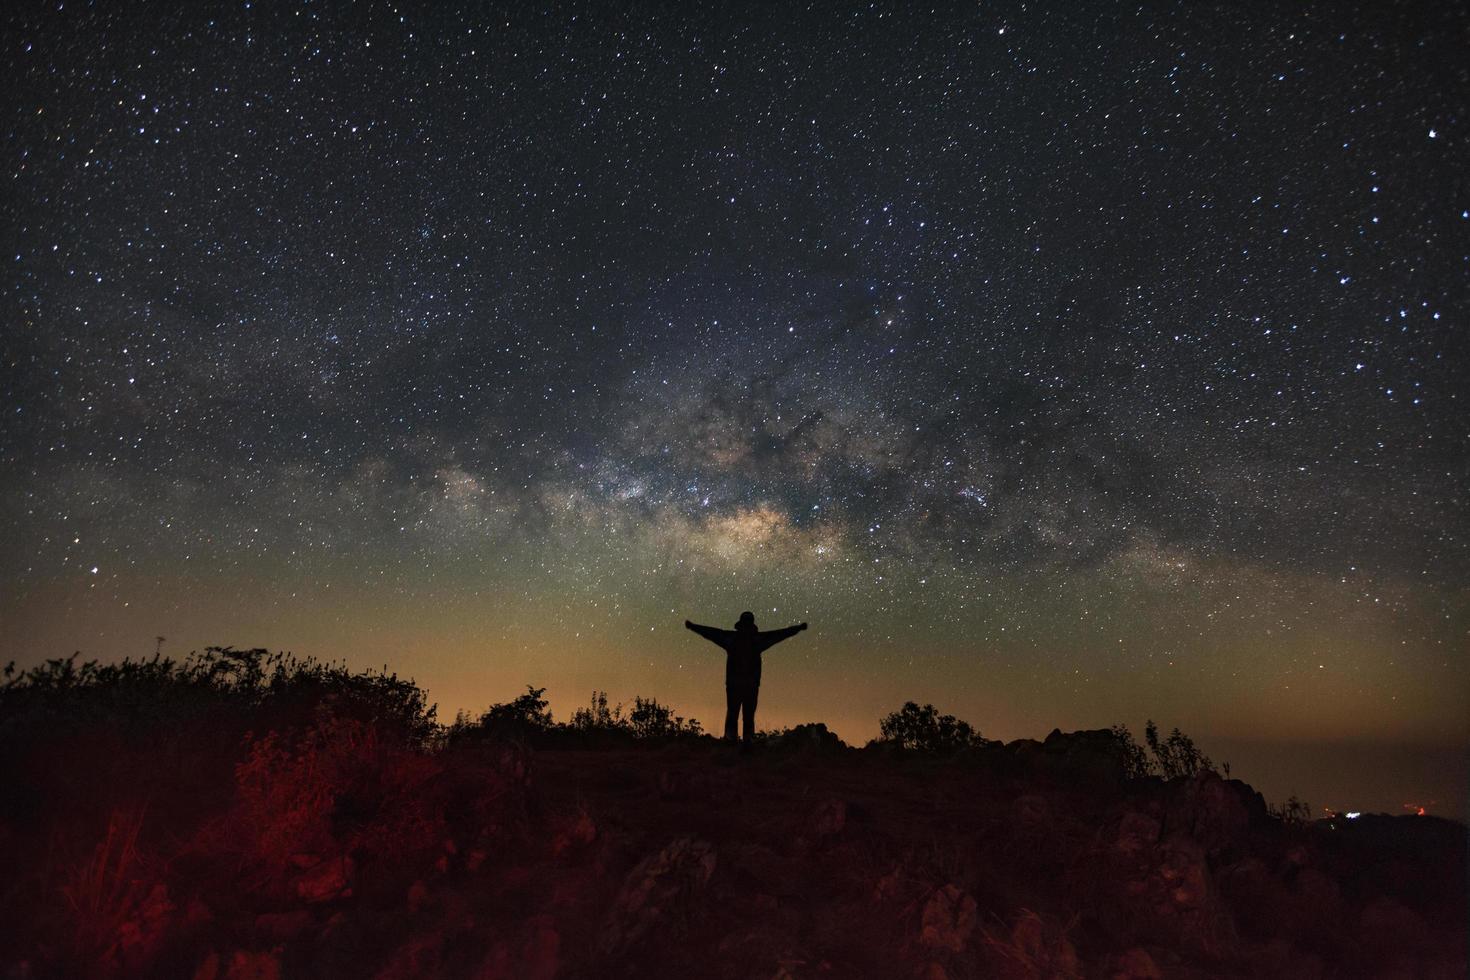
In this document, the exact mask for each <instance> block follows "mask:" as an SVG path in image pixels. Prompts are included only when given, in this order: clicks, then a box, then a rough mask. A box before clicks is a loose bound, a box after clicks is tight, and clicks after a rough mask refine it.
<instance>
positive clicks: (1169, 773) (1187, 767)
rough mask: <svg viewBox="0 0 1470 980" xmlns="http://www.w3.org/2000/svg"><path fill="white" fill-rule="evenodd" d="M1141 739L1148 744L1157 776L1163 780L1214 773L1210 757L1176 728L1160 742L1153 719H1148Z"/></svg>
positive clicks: (1213, 765)
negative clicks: (1157, 772) (1156, 769)
mask: <svg viewBox="0 0 1470 980" xmlns="http://www.w3.org/2000/svg"><path fill="white" fill-rule="evenodd" d="M1143 737H1144V740H1145V741H1146V742H1148V748H1149V751H1150V752H1152V753H1153V754H1154V760H1155V762H1156V763H1157V765H1158V769H1159V775H1161V776H1163V777H1164V778H1165V779H1176V778H1178V777H1180V776H1186V777H1187V776H1193V775H1194V774H1195V773H1197V772H1214V771H1215V764H1214V763H1213V762H1211V761H1210V757H1209V756H1207V755H1205V754H1204V753H1203V752H1201V751H1200V750H1199V749H1197V748H1195V745H1194V740H1193V739H1192V738H1190V737H1189V736H1188V735H1185V734H1184V733H1183V732H1181V731H1180V730H1179V729H1177V728H1176V729H1174V730H1173V731H1172V732H1170V733H1169V737H1168V738H1166V739H1164V740H1163V741H1160V740H1159V729H1158V726H1157V725H1155V724H1154V723H1153V719H1149V722H1148V724H1147V725H1146V726H1145V727H1144V730H1143Z"/></svg>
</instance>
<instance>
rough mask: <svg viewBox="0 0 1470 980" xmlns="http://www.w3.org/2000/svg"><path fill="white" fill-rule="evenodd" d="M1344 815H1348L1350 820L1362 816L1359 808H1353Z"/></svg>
mask: <svg viewBox="0 0 1470 980" xmlns="http://www.w3.org/2000/svg"><path fill="white" fill-rule="evenodd" d="M1344 816H1346V817H1347V818H1348V819H1349V820H1356V819H1358V818H1359V817H1361V816H1362V814H1361V813H1359V812H1358V811H1357V810H1352V811H1349V812H1348V813H1346V814H1344Z"/></svg>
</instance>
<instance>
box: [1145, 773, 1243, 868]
mask: <svg viewBox="0 0 1470 980" xmlns="http://www.w3.org/2000/svg"><path fill="white" fill-rule="evenodd" d="M1169 788H1170V791H1171V795H1170V796H1169V798H1168V801H1167V805H1166V807H1165V814H1164V828H1165V831H1166V832H1167V833H1171V834H1173V833H1182V834H1188V835H1189V836H1190V837H1193V838H1194V839H1195V840H1197V841H1199V843H1200V845H1201V846H1202V847H1204V849H1205V852H1206V853H1207V854H1209V855H1210V856H1211V857H1217V856H1220V855H1224V854H1233V853H1237V852H1241V851H1244V850H1245V847H1246V844H1247V842H1248V837H1249V835H1250V830H1251V826H1252V824H1253V823H1256V824H1259V823H1260V822H1263V821H1264V820H1265V819H1266V801H1265V800H1264V798H1262V797H1261V794H1259V793H1257V792H1256V791H1255V790H1253V789H1251V788H1250V787H1249V786H1247V785H1246V784H1245V783H1242V782H1241V781H1240V780H1238V779H1232V780H1224V779H1221V778H1220V777H1219V776H1217V775H1216V774H1215V773H1213V772H1200V773H1196V774H1195V775H1194V776H1192V777H1190V778H1189V779H1186V780H1182V781H1179V782H1176V783H1173V784H1171V785H1170V787H1169Z"/></svg>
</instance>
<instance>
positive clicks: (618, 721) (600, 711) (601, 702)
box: [570, 691, 628, 732]
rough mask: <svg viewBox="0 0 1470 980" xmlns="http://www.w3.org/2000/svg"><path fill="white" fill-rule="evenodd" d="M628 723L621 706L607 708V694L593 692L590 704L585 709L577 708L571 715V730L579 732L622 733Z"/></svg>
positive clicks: (604, 692)
mask: <svg viewBox="0 0 1470 980" xmlns="http://www.w3.org/2000/svg"><path fill="white" fill-rule="evenodd" d="M627 725H628V722H627V720H626V719H625V718H624V717H623V706H622V704H619V705H618V706H617V707H615V708H609V707H608V706H607V692H606V691H593V692H592V703H591V704H590V705H589V706H588V707H585V708H578V709H577V710H576V711H574V712H573V713H572V721H571V726H570V727H572V728H574V729H576V730H577V731H579V732H596V731H623V730H625V729H626V728H627Z"/></svg>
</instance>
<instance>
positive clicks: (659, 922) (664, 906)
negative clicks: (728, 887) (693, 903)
mask: <svg viewBox="0 0 1470 980" xmlns="http://www.w3.org/2000/svg"><path fill="white" fill-rule="evenodd" d="M714 871H715V848H714V845H713V844H710V843H709V842H708V841H702V840H698V839H696V838H693V837H680V838H678V839H676V840H674V841H672V842H670V843H669V845H668V846H667V847H665V848H664V849H663V850H661V851H659V852H658V853H657V854H654V855H651V856H649V857H647V858H644V859H643V860H642V861H640V862H639V863H638V865H637V867H635V868H633V870H632V871H630V872H628V876H627V877H626V878H624V879H623V885H622V888H621V889H619V891H618V897H617V899H616V900H615V901H614V903H613V907H612V910H611V912H610V913H609V915H608V919H607V921H606V923H605V924H604V926H603V929H602V935H601V938H600V940H599V942H598V948H599V950H600V951H601V952H602V953H604V954H612V953H615V952H620V951H623V950H626V949H628V948H629V947H631V946H633V945H635V944H636V943H638V941H639V940H641V939H643V938H644V937H645V936H647V935H648V934H649V933H650V932H652V931H654V930H655V929H659V930H662V929H665V928H669V927H675V928H677V927H679V926H681V925H683V923H684V922H685V919H686V917H687V915H688V912H689V903H690V900H691V899H693V898H694V896H696V895H698V894H699V893H700V892H701V891H703V890H704V886H705V885H706V884H708V882H709V879H710V876H711V875H713V874H714Z"/></svg>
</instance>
